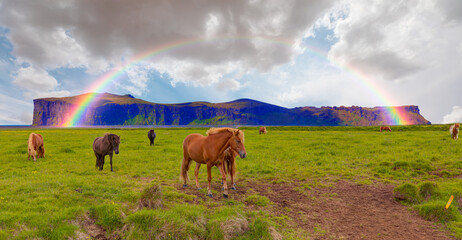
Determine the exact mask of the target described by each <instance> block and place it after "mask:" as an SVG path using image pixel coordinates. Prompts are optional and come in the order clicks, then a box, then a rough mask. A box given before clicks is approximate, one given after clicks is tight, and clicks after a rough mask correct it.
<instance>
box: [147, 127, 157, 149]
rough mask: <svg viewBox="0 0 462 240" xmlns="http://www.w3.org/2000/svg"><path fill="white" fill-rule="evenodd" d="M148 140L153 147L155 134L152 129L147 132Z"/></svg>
mask: <svg viewBox="0 0 462 240" xmlns="http://www.w3.org/2000/svg"><path fill="white" fill-rule="evenodd" d="M148 138H149V142H150V143H151V144H150V145H151V146H153V145H154V140H155V139H156V133H155V132H154V130H153V129H151V130H149V132H148Z"/></svg>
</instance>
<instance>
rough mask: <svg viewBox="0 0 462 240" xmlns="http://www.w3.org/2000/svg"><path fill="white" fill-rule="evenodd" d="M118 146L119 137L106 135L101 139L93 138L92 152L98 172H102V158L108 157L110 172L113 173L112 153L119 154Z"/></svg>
mask: <svg viewBox="0 0 462 240" xmlns="http://www.w3.org/2000/svg"><path fill="white" fill-rule="evenodd" d="M119 144H120V137H119V136H117V135H115V134H111V133H106V134H104V136H103V137H97V138H95V141H93V151H94V152H95V156H96V167H97V168H99V170H100V171H101V170H103V166H104V157H105V156H106V155H109V158H110V159H111V172H114V171H113V170H112V152H115V154H119Z"/></svg>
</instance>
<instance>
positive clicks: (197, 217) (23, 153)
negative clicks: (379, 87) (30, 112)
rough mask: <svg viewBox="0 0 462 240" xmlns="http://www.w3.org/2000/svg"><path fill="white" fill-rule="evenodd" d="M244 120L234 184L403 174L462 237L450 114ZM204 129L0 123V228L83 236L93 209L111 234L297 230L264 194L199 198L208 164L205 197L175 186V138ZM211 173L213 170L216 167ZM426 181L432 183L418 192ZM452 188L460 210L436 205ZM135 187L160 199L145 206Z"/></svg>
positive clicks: (460, 150) (22, 233)
mask: <svg viewBox="0 0 462 240" xmlns="http://www.w3.org/2000/svg"><path fill="white" fill-rule="evenodd" d="M242 129H244V130H245V134H246V141H245V146H246V149H247V153H248V157H247V158H245V159H239V158H238V159H237V165H238V169H237V170H238V173H237V186H238V188H239V187H240V185H239V184H240V183H245V185H247V186H248V185H249V184H251V183H258V182H269V183H275V184H277V183H294V187H295V186H309V187H306V188H305V190H304V191H310V189H311V188H316V187H319V186H320V185H322V184H328V183H330V182H335V181H338V180H339V179H344V180H347V181H351V182H355V183H359V184H366V185H369V184H378V183H385V184H393V185H395V186H400V185H402V184H405V183H408V184H407V185H405V186H404V187H402V189H405V190H403V191H404V192H403V194H405V195H406V194H409V196H408V197H405V198H403V199H404V200H403V204H406V205H409V206H410V208H411V209H414V210H416V211H418V212H419V213H420V214H421V215H422V216H423V217H425V218H428V219H431V220H432V221H435V222H441V223H443V224H444V225H445V226H446V227H447V228H448V229H449V231H451V232H452V233H453V234H454V235H455V236H457V237H462V215H461V214H460V213H459V211H457V210H458V200H460V199H462V180H461V176H462V143H461V140H458V141H454V140H452V139H451V138H450V137H449V132H448V129H449V126H448V125H435V126H400V127H393V132H391V133H388V132H387V133H380V132H379V131H378V128H377V127H268V134H267V135H258V128H250V127H248V128H247V127H244V128H242ZM206 130H207V129H206V128H158V129H155V131H156V134H157V138H156V140H155V146H154V147H151V146H149V140H148V138H147V131H148V129H147V128H145V129H144V128H143V129H123V128H122V129H118V128H116V129H0V143H1V146H2V147H1V148H0V156H1V157H0V213H1V214H0V239H10V238H17V239H65V238H68V237H71V238H89V237H90V236H91V235H90V233H89V231H90V230H88V228H85V224H88V223H89V222H92V221H93V220H94V221H95V225H97V226H98V227H100V228H101V229H104V230H105V232H104V234H105V235H106V236H107V237H109V236H119V237H121V238H127V239H145V238H146V236H151V237H152V238H154V237H153V236H157V237H158V238H159V239H188V238H191V239H224V238H225V237H226V234H228V232H227V230H226V228H224V227H223V225H229V226H230V227H232V226H236V227H238V226H240V225H242V224H244V223H243V222H246V223H248V226H249V228H248V229H247V230H246V231H244V232H242V233H240V234H239V236H235V239H265V238H270V235H271V232H272V230H276V231H278V232H279V233H280V234H281V235H282V236H283V237H284V239H291V238H299V235H297V232H300V231H303V230H301V229H291V228H288V227H287V225H285V224H284V221H289V220H290V219H285V218H284V217H281V216H275V215H273V214H271V213H269V212H267V211H265V206H266V205H268V204H271V203H270V202H269V200H268V199H267V198H265V197H264V196H259V195H258V194H252V195H249V196H246V197H245V199H242V200H239V199H234V198H233V197H232V195H233V192H232V191H230V199H223V198H222V197H221V190H220V189H219V188H214V189H213V193H214V195H215V196H216V197H215V198H213V199H209V198H206V197H205V195H206V189H205V188H206V179H207V177H206V175H207V174H206V168H205V166H203V167H202V168H201V171H200V175H199V180H200V182H201V185H202V187H203V189H202V190H200V191H199V192H200V193H201V194H202V195H203V196H204V198H202V197H198V196H196V195H193V194H188V192H189V193H190V192H191V191H184V190H183V189H182V188H181V183H180V181H179V173H180V164H181V159H182V148H181V146H182V141H183V139H184V138H185V137H186V136H187V135H188V134H190V133H201V134H205V131H206ZM30 132H35V133H39V134H42V136H43V138H44V141H45V149H46V157H45V158H39V159H37V162H33V161H32V160H29V161H28V160H27V139H28V135H29V133H30ZM105 132H111V133H115V134H117V135H119V136H120V137H121V145H120V154H119V155H114V172H110V165H109V158H108V157H106V161H105V162H106V164H105V165H104V170H103V171H98V170H96V168H95V156H94V154H93V151H92V143H93V140H94V139H95V138H96V137H98V136H102V135H103V134H104V133H105ZM193 169H194V165H192V167H191V169H190V171H189V175H190V177H192V178H191V179H192V180H193V176H194V171H193ZM212 177H213V180H212V181H214V182H219V181H220V180H219V179H220V177H219V171H218V169H217V168H213V170H212ZM429 182H430V183H434V184H436V185H432V186H434V187H433V188H431V187H430V188H431V189H430V190H428V191H427V192H430V194H428V195H425V193H424V191H425V189H427V188H429V187H428V186H427V185H431V184H429ZM190 183H193V182H190ZM425 184H426V185H425ZM192 185H193V184H192ZM424 185H425V186H424ZM241 186H242V185H241ZM409 186H410V187H409ZM406 187H407V188H406ZM190 188H192V187H191V186H190ZM409 189H410V190H409ZM398 190H400V189H398ZM202 195H201V196H202ZM451 195H454V196H455V200H454V201H453V203H452V206H451V209H455V210H451V211H450V212H449V211H446V212H445V211H443V212H441V213H440V210H441V209H442V208H443V207H444V205H445V204H446V202H447V199H449V197H450V196H451ZM140 199H144V200H146V199H147V201H152V202H155V203H157V204H154V205H155V206H154V207H153V208H143V207H140V205H139V202H140ZM412 199H414V200H412ZM249 206H250V207H249ZM448 212H449V213H448ZM89 219H90V220H89ZM233 224H234V225H233Z"/></svg>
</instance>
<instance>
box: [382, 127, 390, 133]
mask: <svg viewBox="0 0 462 240" xmlns="http://www.w3.org/2000/svg"><path fill="white" fill-rule="evenodd" d="M380 131H389V132H391V128H390V127H389V126H381V127H380Z"/></svg>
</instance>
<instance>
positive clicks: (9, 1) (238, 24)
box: [0, 0, 462, 125]
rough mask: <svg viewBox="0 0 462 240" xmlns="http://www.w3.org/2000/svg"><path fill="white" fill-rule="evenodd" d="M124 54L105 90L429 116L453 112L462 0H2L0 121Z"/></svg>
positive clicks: (68, 92)
mask: <svg viewBox="0 0 462 240" xmlns="http://www.w3.org/2000/svg"><path fill="white" fill-rule="evenodd" d="M158 50H162V51H158ZM146 53H151V55H150V57H149V58H145V59H142V60H141V59H139V58H137V56H140V54H146ZM124 65H129V66H130V67H129V68H128V69H127V71H125V72H124V73H123V74H120V76H118V77H117V78H115V79H114V80H113V81H112V82H111V83H110V84H108V86H107V88H104V89H101V91H103V92H111V93H115V94H132V95H133V96H135V97H137V98H142V99H144V100H147V101H151V102H157V103H179V102H190V101H209V102H225V101H231V100H235V99H238V98H252V99H256V100H260V101H264V102H268V103H272V104H276V105H280V106H285V107H297V106H317V107H320V106H352V105H355V106H364V107H373V106H384V105H394V106H397V105H418V106H419V108H420V111H421V114H422V115H423V116H424V117H426V118H427V119H428V120H430V121H431V122H432V123H450V122H456V121H458V122H462V94H461V93H460V90H459V89H460V88H461V87H462V1H460V0H434V1H432V0H420V1H419V0H406V1H398V0H396V1H389V0H380V1H376V0H351V1H349V0H337V1H335V0H331V1H328V0H311V1H308V0H300V1H297V0H280V1H272V0H271V1H270V0H261V1H259V0H248V1H241V0H236V1H234V0H233V1H216V0H202V1H201V0H195V1H184V0H157V1H152V0H133V1H123V0H98V1H94V0H78V1H77V0H75V1H72V0H67V1H54V0H37V1H30V0H3V1H0V125H17V124H31V122H32V112H33V99H35V98H42V97H64V96H73V95H78V94H82V93H85V92H88V90H89V89H90V87H91V86H92V83H94V82H96V81H97V80H98V79H99V78H101V77H102V76H103V75H104V74H105V73H108V72H110V71H111V70H113V69H114V68H116V67H118V66H124Z"/></svg>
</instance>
